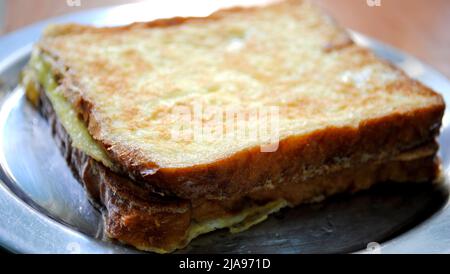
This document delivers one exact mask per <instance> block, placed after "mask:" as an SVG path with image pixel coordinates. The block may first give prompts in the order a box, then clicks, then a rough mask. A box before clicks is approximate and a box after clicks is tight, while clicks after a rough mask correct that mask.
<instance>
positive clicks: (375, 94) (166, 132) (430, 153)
mask: <svg viewBox="0 0 450 274" xmlns="http://www.w3.org/2000/svg"><path fill="white" fill-rule="evenodd" d="M22 83H23V86H24V87H25V90H26V95H27V98H28V99H29V101H30V102H31V103H33V104H34V105H35V106H36V107H37V108H38V109H39V110H40V112H41V113H42V114H43V116H44V117H46V118H47V119H48V121H49V123H50V124H51V127H52V131H53V133H54V136H55V139H56V140H57V143H58V145H59V147H60V148H61V151H62V152H63V155H64V156H65V158H66V160H67V162H68V163H69V165H70V166H71V168H72V170H73V173H74V175H75V176H76V177H77V178H78V180H79V181H80V182H81V183H82V184H83V185H84V187H85V189H86V191H87V194H88V195H89V197H90V198H91V200H92V201H93V203H95V204H96V205H97V206H98V207H99V208H100V209H101V210H102V211H103V213H104V216H105V218H104V221H105V226H104V227H105V232H106V235H108V236H109V237H110V238H112V239H116V240H118V241H121V242H123V243H126V244H129V245H132V246H135V247H137V248H139V249H142V250H148V251H154V252H160V253H164V252H171V251H174V250H176V249H179V248H183V247H184V246H186V245H187V244H188V243H189V242H190V241H191V240H192V239H193V238H195V237H197V236H198V235H200V234H203V233H207V232H210V231H213V230H216V229H220V228H229V229H230V230H231V231H232V232H239V231H242V230H245V229H247V228H249V227H250V226H252V225H254V224H256V223H258V222H261V221H263V220H264V219H265V218H267V216H268V215H269V214H271V213H273V212H276V211H278V210H279V209H281V208H283V207H286V206H291V207H292V206H296V205H299V204H302V203H307V202H316V201H320V200H323V199H324V198H326V197H329V196H331V195H334V194H337V193H343V192H356V191H359V190H363V189H367V188H369V187H370V186H372V185H373V184H375V183H378V182H416V181H417V182H430V181H433V180H435V179H436V178H437V176H438V171H439V162H438V159H437V158H436V153H437V150H438V145H437V143H436V137H437V135H438V134H439V129H440V125H441V120H442V116H443V113H444V109H445V105H444V101H443V99H442V97H441V96H440V95H439V94H437V93H436V92H434V91H433V90H431V89H430V88H428V87H426V86H424V85H422V84H421V83H419V82H417V81H415V80H413V79H411V78H409V77H408V76H406V74H405V73H403V72H402V71H401V70H399V69H397V68H395V67H394V66H393V65H391V64H389V63H388V62H386V61H384V60H381V59H379V58H378V57H376V56H375V55H374V54H373V53H372V52H370V51H369V50H368V49H365V48H363V47H361V46H359V45H357V44H355V43H354V42H353V41H352V39H351V37H350V36H349V34H348V33H347V32H346V31H345V30H344V29H343V28H341V27H340V26H338V25H337V24H336V23H335V22H334V21H333V20H332V19H330V18H329V17H328V16H327V15H324V14H323V13H322V12H321V11H320V10H319V9H318V8H317V7H316V6H314V5H313V4H311V3H310V2H309V1H302V0H287V1H282V2H277V3H275V4H272V5H268V6H262V7H252V8H233V9H228V10H221V11H218V12H216V13H213V14H212V15H210V16H208V17H204V18H173V19H161V20H156V21H153V22H147V23H135V24H132V25H128V26H123V27H113V28H95V27H90V26H81V25H74V24H69V25H55V26H50V27H49V28H47V30H46V32H45V33H44V35H43V37H42V39H41V40H40V41H39V42H38V43H37V44H36V46H35V48H34V51H33V54H32V57H31V60H30V62H29V64H28V66H27V68H26V69H25V70H24V74H23V80H22ZM208 107H209V108H211V107H213V108H214V110H216V113H219V115H216V116H217V117H219V119H212V118H211V117H203V118H202V119H200V121H199V122H198V121H196V122H198V123H199V124H200V128H201V126H202V125H203V124H208V125H209V126H213V128H214V129H216V130H218V129H223V128H224V126H223V120H224V117H225V115H224V113H222V112H220V110H229V109H232V110H233V111H235V113H243V114H244V115H243V117H244V119H243V120H242V121H241V120H238V119H233V121H236V122H237V123H242V124H245V125H246V126H248V131H257V130H258V126H260V125H256V124H255V122H254V121H253V120H251V119H250V118H249V117H250V114H249V113H251V112H252V111H255V112H257V113H261V112H262V111H263V110H267V109H272V110H276V113H275V112H274V113H272V114H273V115H272V118H273V117H275V118H276V121H272V122H274V123H275V122H276V136H275V137H276V145H275V146H272V148H273V149H272V150H270V151H263V150H262V149H261V148H262V147H264V146H265V145H267V140H265V139H264V140H263V139H261V138H250V137H249V136H247V135H246V134H243V135H242V136H238V137H236V135H232V136H231V137H230V136H225V135H226V134H224V135H220V134H219V135H217V136H219V137H217V136H216V137H217V138H197V137H198V136H197V135H196V134H186V135H185V136H183V138H177V137H176V136H175V137H174V134H173V129H186V128H187V129H188V130H187V131H186V132H187V133H192V130H196V128H193V127H191V122H192V121H194V120H195V119H194V118H195V117H194V116H195V111H196V108H203V109H207V108H208ZM180 109H181V110H187V113H185V114H187V115H185V116H184V117H178V116H176V115H175V116H174V113H177V111H178V110H180ZM258 111H260V112H258ZM275 114H276V115H275ZM186 116H187V117H188V118H187V119H186ZM174 117H175V119H174ZM217 117H216V118H217ZM233 117H234V116H233ZM256 117H260V116H258V115H257V116H256ZM234 118H236V117H234ZM196 125H198V124H196ZM271 126H272V129H273V126H274V124H271ZM197 129H198V128H197ZM202 129H203V130H204V128H201V130H202ZM233 129H234V127H233ZM225 131H226V130H225ZM225 133H226V132H225ZM272 133H273V132H272ZM272 141H273V139H271V143H270V144H271V145H273V142H272Z"/></svg>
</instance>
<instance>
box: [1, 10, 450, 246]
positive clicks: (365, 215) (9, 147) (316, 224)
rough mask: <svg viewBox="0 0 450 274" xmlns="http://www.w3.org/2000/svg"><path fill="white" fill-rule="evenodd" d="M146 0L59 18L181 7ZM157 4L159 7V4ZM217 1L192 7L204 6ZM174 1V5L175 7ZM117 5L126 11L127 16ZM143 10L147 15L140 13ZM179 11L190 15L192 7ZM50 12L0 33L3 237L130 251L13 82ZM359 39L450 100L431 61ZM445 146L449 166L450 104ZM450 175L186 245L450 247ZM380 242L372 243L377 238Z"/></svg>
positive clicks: (8, 242)
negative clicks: (107, 230)
mask: <svg viewBox="0 0 450 274" xmlns="http://www.w3.org/2000/svg"><path fill="white" fill-rule="evenodd" d="M142 5H145V4H133V5H126V6H121V7H113V8H106V9H98V10H93V11H88V12H84V13H79V14H74V15H69V16H65V17H60V18H56V19H52V20H51V22H74V21H75V22H79V23H94V24H96V25H117V24H123V23H129V22H132V21H135V20H152V19H155V18H156V17H167V16H172V15H176V14H167V13H164V12H161V13H160V14H159V15H158V7H157V6H155V7H154V8H153V9H152V11H153V13H152V14H146V15H145V16H144V15H143V14H142V12H140V11H142V10H143V9H147V10H148V7H143V6H142ZM155 8H156V10H155ZM214 8H216V7H211V6H209V10H208V9H205V8H203V9H201V11H199V12H195V10H192V9H191V10H190V11H188V12H189V13H188V14H189V15H205V14H207V13H209V12H210V11H211V10H212V9H214ZM172 10H173V9H172ZM117 14H124V15H125V16H122V17H120V19H121V20H120V21H117V20H116V19H117V18H118V17H117ZM136 15H140V16H141V17H136ZM178 15H187V14H186V10H184V13H178ZM49 22H50V21H47V22H42V23H39V24H37V25H34V26H31V27H28V28H26V29H23V30H21V31H19V32H15V33H12V34H10V35H8V36H5V37H3V38H2V39H0V60H3V61H1V63H0V85H1V87H0V90H1V91H0V100H1V109H0V165H1V169H0V176H1V180H2V182H0V244H1V245H2V246H4V247H5V248H7V249H8V250H11V251H13V252H26V253H71V252H77V253H78V252H80V253H132V252H136V250H134V249H132V248H128V247H125V246H123V245H120V244H118V243H114V242H110V241H102V240H101V239H102V238H103V235H102V233H101V232H102V227H101V217H100V214H99V213H98V212H97V211H96V210H95V209H93V207H92V206H91V205H90V204H89V202H88V201H87V199H86V196H85V195H84V191H83V189H82V187H81V186H80V185H79V184H78V183H77V182H76V180H75V179H74V178H73V177H72V175H71V173H70V170H69V168H68V167H67V165H66V163H65V161H64V159H63V158H62V156H61V155H60V153H59V151H58V150H57V148H56V146H55V143H54V142H53V139H52V137H51V134H50V130H49V127H48V125H47V124H46V123H45V121H44V120H43V119H42V118H41V117H40V116H39V115H38V114H37V112H36V111H35V110H34V109H33V108H32V107H31V106H30V105H29V104H28V103H27V102H26V100H25V99H24V96H23V90H21V89H20V88H15V87H16V85H17V80H18V75H19V72H20V70H21V68H22V67H23V65H24V64H25V63H26V61H27V59H28V57H29V53H30V49H31V43H32V42H33V41H35V40H36V39H37V38H38V37H39V34H40V32H41V30H42V27H43V26H45V25H46V24H47V23H49ZM353 35H354V38H355V39H356V41H357V42H358V43H360V44H362V45H364V46H367V47H370V48H372V49H373V50H374V51H375V52H376V53H377V54H378V55H379V56H381V57H383V58H385V59H388V60H390V61H391V62H393V63H395V64H396V65H397V66H399V67H401V68H403V69H404V70H405V71H406V72H407V73H408V74H409V75H410V76H412V77H414V78H417V79H419V80H420V81H422V82H423V83H425V84H426V85H428V86H430V87H432V88H433V89H435V90H437V91H439V92H441V93H442V94H443V95H444V97H445V100H446V102H449V95H450V82H449V81H447V80H446V79H445V78H444V77H443V76H442V75H440V74H439V73H438V72H436V71H434V70H433V69H431V68H430V67H428V66H426V65H424V64H422V63H420V62H419V61H417V60H416V59H414V58H412V57H410V56H408V55H406V54H403V53H401V52H399V51H397V50H395V49H393V48H391V47H389V46H386V45H384V44H381V43H379V42H376V41H374V40H372V39H369V38H367V37H364V36H362V35H359V34H356V33H353ZM439 142H440V144H441V149H440V155H441V157H442V159H443V161H442V162H443V171H444V174H445V175H448V173H449V171H450V168H449V163H450V154H449V153H450V146H449V144H450V129H449V115H448V111H447V112H446V115H445V117H444V123H443V128H442V133H441V137H440V139H439ZM448 197H449V185H448V183H447V182H445V183H444V184H441V185H433V184H385V185H379V186H377V187H375V188H374V189H372V190H369V191H365V192H362V193H360V194H357V195H353V196H347V195H341V196H337V197H334V198H332V199H330V200H328V201H326V202H324V203H320V204H313V205H304V206H300V207H297V208H295V209H286V210H282V211H281V212H280V213H277V214H275V215H274V216H271V217H270V218H269V219H268V220H267V221H265V222H263V223H261V224H258V225H256V226H255V227H253V228H252V229H250V230H248V231H245V232H242V233H239V234H230V233H228V232H227V231H225V230H222V231H217V232H213V233H210V234H207V235H203V236H201V237H199V238H198V239H195V240H194V241H193V242H192V243H191V245H189V246H188V247H187V248H186V249H184V250H180V251H179V253H334V252H340V253H341V252H357V251H359V252H374V251H376V252H382V253H395V252H401V253H409V252H411V253H418V252H421V253H422V252H426V253H438V252H439V253H450V208H449V207H448ZM372 242H376V243H377V244H371V245H369V247H370V248H369V250H367V249H366V247H367V245H368V244H369V243H372Z"/></svg>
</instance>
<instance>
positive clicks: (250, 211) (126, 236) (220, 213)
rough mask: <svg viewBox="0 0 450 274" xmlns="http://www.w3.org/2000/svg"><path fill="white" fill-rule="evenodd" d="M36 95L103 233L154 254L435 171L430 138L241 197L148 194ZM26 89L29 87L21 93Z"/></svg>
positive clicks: (148, 190) (431, 177)
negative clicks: (95, 154)
mask: <svg viewBox="0 0 450 274" xmlns="http://www.w3.org/2000/svg"><path fill="white" fill-rule="evenodd" d="M40 90H41V92H40V95H39V96H38V101H37V105H38V106H39V109H40V112H41V113H42V114H43V116H44V117H46V119H47V120H48V121H49V123H50V125H51V128H52V133H53V135H54V137H55V140H56V141H57V144H58V146H59V148H60V149H61V152H62V154H63V155H64V157H65V159H66V161H67V162H68V164H69V166H70V167H71V169H72V171H73V173H74V175H75V176H76V178H77V179H78V180H79V181H80V182H81V183H82V184H83V186H84V188H85V189H86V192H87V193H88V195H89V198H90V200H91V201H92V202H93V203H94V205H96V206H97V207H98V208H99V209H101V210H102V212H103V216H104V218H103V220H104V228H105V233H106V235H107V236H108V237H109V238H112V239H116V240H118V241H120V242H123V243H126V244H129V245H132V246H134V247H136V248H138V249H141V250H146V251H153V252H157V253H166V252H172V251H174V250H176V249H180V248H183V247H185V246H186V245H187V244H188V243H189V242H190V241H191V240H192V239H194V238H195V237H197V236H199V235H201V234H204V233H208V232H211V231H213V230H216V229H221V228H229V229H230V231H231V232H233V233H234V232H240V231H242V230H246V229H248V228H249V227H251V226H252V225H255V224H257V223H259V222H261V221H263V220H265V219H266V218H267V216H268V215H269V214H271V213H274V212H277V211H278V210H280V209H281V208H283V207H286V206H291V207H292V206H295V205H298V204H301V203H305V202H318V201H321V200H323V199H324V198H326V197H328V196H331V195H334V194H337V193H342V192H356V191H359V190H364V189H367V188H369V187H370V186H372V185H373V184H375V183H379V182H387V181H395V182H427V181H430V180H434V179H435V178H436V176H437V174H438V171H439V165H438V161H437V160H436V158H435V156H434V154H435V153H436V150H437V145H436V144H435V143H430V144H427V145H424V146H421V147H419V148H416V149H413V150H411V151H408V152H404V153H402V154H400V155H398V156H397V157H396V158H395V159H391V160H390V161H386V162H377V161H375V162H373V161H372V162H369V163H365V164H360V165H357V166H354V167H343V168H342V169H341V170H339V171H335V172H331V173H329V174H327V175H319V176H315V177H312V178H309V179H306V180H300V181H290V182H289V183H286V184H283V185H282V186H280V187H276V188H255V189H253V190H252V191H251V192H250V193H248V194H247V195H244V196H241V197H239V198H235V199H224V200H221V201H217V200H209V199H196V200H186V199H181V198H178V197H170V196H164V195H160V194H158V193H155V192H154V191H153V189H151V188H148V187H146V186H148V185H146V184H140V183H137V182H135V181H132V180H131V179H129V178H128V177H124V176H123V175H120V174H117V173H115V172H113V171H111V170H110V169H108V168H107V167H105V166H104V165H103V164H102V163H101V162H99V161H96V160H95V159H93V158H92V157H90V156H88V155H87V154H86V153H84V152H83V151H82V150H80V149H78V148H76V147H74V146H73V143H74V142H73V141H72V139H71V137H70V136H69V134H68V133H67V131H66V130H65V127H64V126H63V125H62V124H61V123H60V121H59V118H58V117H57V115H56V113H55V111H54V109H53V106H52V103H51V102H50V100H49V99H48V97H47V95H45V92H43V91H42V88H40ZM28 94H29V93H28Z"/></svg>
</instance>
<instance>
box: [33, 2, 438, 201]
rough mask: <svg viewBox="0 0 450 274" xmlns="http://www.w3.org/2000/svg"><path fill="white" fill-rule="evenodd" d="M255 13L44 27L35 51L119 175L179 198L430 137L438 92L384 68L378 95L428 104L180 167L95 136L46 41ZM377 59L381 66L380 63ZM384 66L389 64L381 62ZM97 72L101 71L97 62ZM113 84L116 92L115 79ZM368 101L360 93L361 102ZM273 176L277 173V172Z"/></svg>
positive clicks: (335, 45) (237, 188)
mask: <svg viewBox="0 0 450 274" xmlns="http://www.w3.org/2000/svg"><path fill="white" fill-rule="evenodd" d="M301 2H302V1H288V5H293V6H292V7H293V8H299V5H301V4H299V3H301ZM280 5H285V4H280ZM258 10H259V8H253V9H241V8H236V9H231V10H226V11H219V12H216V13H214V14H213V15H211V16H209V17H205V18H172V19H163V20H156V21H153V22H148V23H136V24H132V25H129V26H125V27H115V28H93V27H87V26H78V25H64V26H56V27H53V28H51V29H49V30H48V32H47V34H46V35H47V36H46V37H47V38H44V40H43V41H42V42H41V44H40V48H41V50H43V51H45V53H46V54H48V55H49V56H51V57H52V58H51V59H52V60H51V61H52V62H53V66H52V67H53V68H54V69H55V73H56V74H58V75H59V76H60V77H61V81H62V82H61V83H62V84H63V85H64V88H63V90H64V92H65V94H66V95H67V98H69V99H70V100H71V102H72V103H73V105H74V107H75V108H76V109H77V111H78V112H79V113H80V115H81V116H82V118H83V120H84V121H85V122H86V124H87V125H88V128H89V131H90V133H91V134H92V136H94V138H95V139H97V140H98V141H99V142H100V143H101V144H102V145H103V146H104V147H105V148H106V149H107V151H108V153H109V156H110V157H111V158H112V159H113V160H114V161H115V162H116V164H118V165H119V166H121V169H122V170H123V172H124V173H128V175H130V176H131V177H132V178H136V179H137V180H138V181H143V182H147V183H148V184H150V185H152V186H153V187H155V188H157V189H159V190H160V191H161V192H164V193H166V194H169V195H176V196H178V197H182V198H186V199H195V198H198V197H205V196H206V197H209V198H214V199H223V198H230V197H232V196H233V195H235V194H236V193H240V192H244V193H246V192H248V191H250V190H251V189H252V188H254V187H261V186H263V185H265V184H267V182H270V184H274V185H276V184H278V183H280V182H282V181H283V180H285V178H290V177H292V176H294V175H295V176H299V177H300V178H307V177H308V176H311V175H310V174H314V172H316V173H321V172H324V169H323V168H324V167H325V168H326V167H328V166H333V165H336V164H337V163H338V162H341V161H342V160H343V159H344V160H345V161H346V162H345V164H347V165H353V164H355V163H360V162H364V161H367V160H369V159H371V158H383V159H389V158H391V157H393V156H394V155H396V154H398V153H400V152H402V151H404V150H408V149H411V148H413V147H415V146H417V145H420V144H423V143H427V142H430V141H432V140H433V139H434V138H435V136H436V135H437V134H438V131H439V127H440V123H441V119H442V116H443V113H444V108H445V105H444V102H443V99H442V97H441V96H440V95H438V94H437V93H435V92H434V91H432V90H431V89H429V88H427V87H425V86H423V85H421V84H420V83H418V82H417V81H414V80H412V79H409V78H408V77H406V75H404V74H403V73H402V72H400V71H399V70H397V69H395V68H394V67H391V68H392V69H393V70H394V71H396V72H397V73H399V74H400V75H401V76H399V78H398V80H396V81H394V82H392V83H390V84H388V85H386V86H384V91H383V92H385V93H395V92H397V91H401V93H402V94H405V95H407V96H409V95H410V96H411V97H414V96H418V95H421V96H424V98H432V100H434V103H432V104H429V105H427V106H424V107H418V108H417V109H412V110H409V111H402V112H401V111H393V112H391V113H389V114H387V115H384V116H382V117H377V118H373V119H367V120H363V121H361V122H360V123H359V124H358V125H357V127H353V126H343V127H336V126H333V125H331V126H329V127H324V128H322V129H319V130H315V131H313V132H310V133H308V134H306V135H299V136H290V137H286V138H284V139H283V140H281V142H280V146H279V149H278V150H277V151H276V152H274V153H260V152H259V147H248V148H247V149H245V150H241V151H236V152H235V153H233V154H231V155H229V156H227V157H224V158H221V159H217V160H215V161H212V162H206V163H202V164H194V165H192V166H185V167H166V166H163V165H161V164H159V163H158V162H157V161H156V160H149V157H148V154H147V153H145V151H142V150H140V149H139V147H132V146H129V145H127V144H125V143H121V142H115V141H111V140H108V139H105V138H103V137H102V136H101V131H102V130H103V128H102V127H104V121H102V120H99V119H98V118H97V114H96V112H95V110H94V107H95V103H94V102H91V101H89V100H88V99H87V98H85V97H84V96H83V95H82V93H81V92H80V91H81V90H83V89H85V88H86V87H83V85H82V84H81V83H79V81H78V78H77V76H76V75H75V74H74V73H75V72H72V71H71V68H70V66H66V64H65V63H64V62H63V60H61V59H60V55H61V53H58V51H57V50H56V49H55V48H54V47H55V45H53V44H52V43H49V41H47V40H46V39H52V38H55V37H57V36H70V35H78V34H84V33H101V34H102V35H109V34H111V33H122V32H126V31H131V30H136V29H147V28H161V27H171V26H176V25H180V24H186V23H188V22H190V23H196V22H206V21H209V20H219V19H221V18H226V16H227V15H229V14H234V13H239V12H250V13H252V12H256V11H258ZM328 39H329V40H327V41H328V43H327V44H326V45H325V47H324V51H326V52H327V54H332V53H331V52H333V51H340V54H341V55H344V54H347V55H356V56H361V58H360V59H358V60H356V61H355V62H356V63H355V67H357V66H362V65H364V64H366V63H367V64H371V63H373V62H380V61H379V60H378V59H377V58H376V57H375V56H374V55H373V54H372V53H371V52H369V51H368V50H366V49H363V48H360V47H358V46H356V45H354V43H353V42H352V41H351V40H350V39H349V37H348V35H347V34H346V33H345V32H344V31H340V29H339V28H338V27H336V29H335V30H333V31H332V34H329V38H328ZM135 63H136V62H135ZM380 63H384V64H388V63H387V62H380ZM388 66H391V65H389V64H388ZM103 69H107V68H105V67H103ZM115 84H117V85H118V86H117V88H119V89H120V85H121V83H120V82H117V83H115ZM370 98H371V97H368V98H367V100H370ZM362 103H364V102H363V101H362V102H358V103H357V102H356V101H355V103H354V104H362ZM323 107H327V106H326V105H323V106H322V105H317V108H323ZM350 111H351V110H350ZM133 112H136V109H129V110H127V112H126V113H133ZM130 115H131V114H130ZM299 115H301V113H300V114H299ZM364 159H365V160H364ZM325 172H326V170H325ZM280 174H282V176H281V177H280Z"/></svg>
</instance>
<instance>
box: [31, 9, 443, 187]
mask: <svg viewBox="0 0 450 274" xmlns="http://www.w3.org/2000/svg"><path fill="white" fill-rule="evenodd" d="M304 2H305V1H303V0H287V1H282V2H281V3H275V4H274V5H273V6H276V5H284V4H288V5H293V6H295V7H297V5H300V4H302V3H304ZM263 7H264V6H263ZM260 8H262V7H260V6H258V7H245V8H242V7H236V8H231V9H225V10H219V11H217V12H215V13H213V14H211V15H210V16H207V17H175V18H169V19H158V20H155V21H151V22H145V23H134V24H131V25H127V26H121V27H107V28H95V27H91V26H82V25H76V24H67V25H58V26H51V27H49V28H48V29H47V30H46V31H45V34H44V39H43V40H42V41H41V42H40V43H39V44H38V47H39V49H40V50H41V51H42V52H43V54H45V55H48V56H49V57H50V59H52V60H53V64H52V68H53V69H54V73H56V74H57V75H59V78H60V79H62V85H64V89H63V90H64V91H65V94H66V97H67V98H68V99H69V100H70V101H71V102H72V104H73V105H74V107H75V109H76V110H77V111H78V113H79V114H80V116H81V117H82V118H83V120H84V121H85V122H86V124H87V125H88V130H89V132H90V133H91V134H92V136H93V137H94V139H96V140H97V141H98V142H100V143H101V144H102V145H103V146H104V147H105V149H106V150H107V151H108V154H109V156H110V158H111V159H112V160H113V161H114V162H115V163H116V164H118V165H119V166H121V167H122V169H123V170H124V171H127V172H128V173H129V174H130V175H131V176H132V177H135V176H137V177H141V179H144V180H146V178H150V177H152V176H151V175H153V174H155V173H157V172H160V173H161V172H165V173H168V174H178V175H179V174H183V173H184V172H186V173H189V172H191V171H195V170H210V169H220V167H221V166H223V165H230V164H231V165H232V163H233V162H238V161H239V158H241V157H243V156H244V157H248V155H257V154H259V153H258V152H259V147H253V148H248V149H245V150H243V151H238V152H235V153H233V154H232V155H229V156H228V157H226V158H224V159H219V160H216V161H214V162H211V163H203V164H198V165H193V166H188V167H161V166H159V165H158V164H157V163H156V161H153V162H152V161H147V158H146V157H145V156H144V155H141V154H140V152H139V151H137V150H132V149H130V148H128V147H125V146H122V145H120V144H111V143H108V142H107V141H106V140H101V139H100V138H99V132H100V130H101V128H100V127H101V121H97V120H96V118H95V117H96V115H95V112H94V111H93V103H92V102H89V101H88V100H86V98H83V97H82V96H81V93H80V92H79V90H82V89H83V87H81V85H80V84H79V83H78V82H77V80H76V76H75V75H73V73H71V72H70V71H69V70H68V68H67V67H65V65H64V64H63V63H62V61H61V60H60V59H59V58H58V54H57V53H56V52H54V51H53V50H52V49H51V48H49V47H47V46H46V45H45V40H46V38H51V37H57V36H67V35H71V34H80V33H105V34H107V33H117V32H124V31H127V30H131V29H139V28H155V27H158V28H161V27H170V26H175V25H180V24H184V23H187V22H203V21H209V20H218V19H220V18H223V17H224V16H226V15H227V14H228V13H235V12H253V11H256V10H258V9H260ZM319 14H320V15H323V16H325V17H327V16H326V15H324V14H321V13H319ZM343 33H344V34H345V36H347V35H346V33H345V31H343ZM348 39H350V38H348ZM349 46H354V47H357V48H358V49H360V50H361V51H362V53H361V54H363V55H367V56H368V57H367V58H376V57H374V54H373V53H372V52H370V51H369V50H367V49H364V48H362V47H360V46H357V45H355V44H354V42H353V41H352V40H351V39H350V42H348V41H346V42H342V47H341V46H340V44H339V43H338V44H337V45H331V48H326V49H324V50H326V51H327V50H340V49H342V48H346V47H349ZM376 59H377V60H378V61H381V62H384V63H385V64H388V65H390V66H391V67H393V68H394V69H395V70H396V71H398V72H400V73H401V74H402V75H403V77H405V79H407V81H406V82H403V81H402V82H401V85H407V86H408V87H412V86H418V88H417V90H419V92H420V93H421V94H423V95H425V96H429V97H434V98H435V99H436V100H435V104H433V105H430V106H428V107H425V108H419V109H415V110H413V111H410V112H408V113H403V114H402V115H404V116H408V117H412V119H414V117H421V116H424V115H425V116H427V115H429V114H431V115H432V116H433V117H434V118H433V119H434V120H435V123H436V124H438V126H439V125H440V122H441V119H442V116H443V112H444V109H445V104H444V100H443V98H442V96H441V95H439V94H438V93H436V92H434V91H433V90H432V89H430V88H428V87H426V86H424V85H422V84H421V83H419V82H418V81H416V80H413V79H410V78H409V77H407V76H406V74H405V73H404V72H402V71H401V70H399V69H398V68H396V67H395V66H394V65H392V64H390V63H389V62H387V61H383V60H380V59H379V58H376ZM427 113H428V114H427ZM395 116H398V113H392V114H391V115H386V116H385V117H377V118H374V119H368V120H366V121H362V122H361V124H360V126H359V127H364V126H365V125H370V124H374V123H380V124H386V123H389V121H392V120H393V119H392V118H393V117H395ZM418 120H420V119H418ZM424 126H427V125H424ZM328 130H335V129H334V128H326V129H324V130H323V131H328ZM316 134H318V132H313V133H311V134H307V135H306V136H303V137H302V138H309V137H310V136H313V135H316ZM302 138H300V139H302ZM282 141H286V140H282ZM142 174H146V175H145V176H142ZM147 175H150V176H147ZM150 181H151V178H150ZM160 187H162V188H164V186H160Z"/></svg>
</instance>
